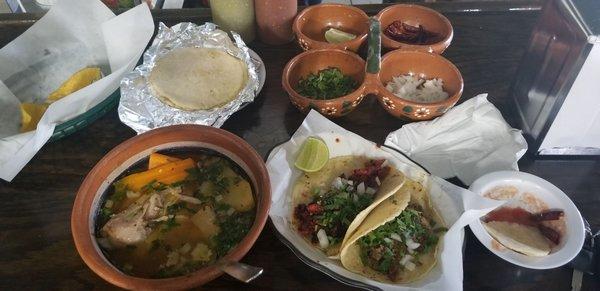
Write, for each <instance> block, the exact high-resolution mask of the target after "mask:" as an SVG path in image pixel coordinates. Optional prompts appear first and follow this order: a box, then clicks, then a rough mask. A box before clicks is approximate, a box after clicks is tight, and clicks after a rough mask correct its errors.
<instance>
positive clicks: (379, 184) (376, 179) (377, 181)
mask: <svg viewBox="0 0 600 291" xmlns="http://www.w3.org/2000/svg"><path fill="white" fill-rule="evenodd" d="M375 183H377V186H381V181H379V177H378V176H375Z"/></svg>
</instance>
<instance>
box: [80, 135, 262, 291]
mask: <svg viewBox="0 0 600 291" xmlns="http://www.w3.org/2000/svg"><path fill="white" fill-rule="evenodd" d="M183 149H202V150H209V151H212V152H216V153H218V154H219V155H222V156H224V157H227V158H228V159H229V160H231V161H232V162H234V163H235V164H237V165H238V166H239V168H241V170H242V171H243V172H245V174H246V175H247V177H248V182H249V184H250V185H251V187H252V188H253V189H254V201H255V205H256V206H255V208H254V209H255V210H254V211H255V217H254V221H253V222H252V226H251V227H250V229H249V230H248V232H247V234H246V235H245V237H243V238H242V239H241V241H239V243H238V244H237V245H236V246H235V247H233V248H231V249H230V250H229V251H228V252H227V253H226V254H225V255H224V256H223V257H220V258H218V260H217V261H216V262H215V263H212V264H208V265H205V266H202V267H200V268H199V269H196V270H195V271H192V272H190V273H188V274H186V275H183V276H177V277H169V278H164V279H153V278H152V279H151V278H142V277H136V276H133V275H129V274H127V273H125V272H123V271H121V270H120V269H119V268H117V267H116V266H115V265H114V264H113V263H111V261H110V260H109V259H108V258H107V256H106V255H105V254H104V253H103V249H101V247H100V244H99V242H98V239H97V232H98V230H97V227H96V224H97V219H98V217H99V211H100V207H101V204H102V203H103V201H104V200H105V199H106V197H105V196H106V195H107V193H108V189H109V187H110V186H111V184H112V183H113V181H115V179H117V177H119V176H120V175H121V174H122V173H123V172H125V171H127V169H129V168H131V167H133V166H135V165H137V164H140V163H141V162H145V161H147V159H148V157H149V155H150V154H152V153H154V152H157V151H163V152H164V151H176V150H183ZM270 201H271V188H270V182H269V176H268V173H267V170H266V167H265V164H264V162H263V160H262V158H261V157H260V155H259V154H258V153H257V152H256V151H255V150H254V149H253V148H252V147H251V146H250V145H249V144H247V143H246V142H245V141H244V140H243V139H241V138H240V137H238V136H236V135H234V134H232V133H229V132H227V131H225V130H222V129H218V128H213V127H208V126H200V125H175V126H169V127H163V128H160V129H155V130H151V131H149V132H146V133H144V134H141V135H138V136H136V137H133V138H131V139H129V140H127V141H125V142H123V143H121V144H120V145H118V146H117V147H115V148H114V149H113V150H111V151H110V152H109V153H108V154H107V155H106V156H104V157H103V158H102V159H101V160H100V161H99V162H98V163H97V164H96V166H94V168H93V169H92V170H91V171H90V172H89V173H88V175H87V176H86V178H85V180H84V181H83V183H82V185H81V187H80V188H79V191H78V192H77V196H76V198H75V203H74V206H73V212H72V215H71V231H72V234H73V239H74V242H75V247H76V248H77V251H78V252H79V254H80V256H81V258H82V259H83V261H84V262H85V263H86V264H87V265H88V266H89V267H90V268H91V269H92V271H94V272H95V273H96V274H98V275H99V276H100V277H102V278H103V279H105V280H106V281H108V282H110V283H112V284H114V285H116V286H119V287H121V288H126V289H145V290H148V289H152V290H174V289H177V290H179V289H189V288H192V287H195V286H199V285H202V284H204V283H206V282H209V281H211V280H213V279H215V278H217V277H219V276H220V275H222V274H223V272H222V271H221V270H220V268H219V266H218V265H219V264H220V263H223V262H237V261H239V260H241V259H242V257H243V256H244V255H245V254H246V253H247V252H248V251H249V250H250V248H251V247H252V245H253V244H254V242H255V241H256V239H257V238H258V236H259V234H260V232H261V231H262V229H263V227H264V225H265V223H266V219H267V214H268V212H269V208H270V205H271V202H270Z"/></svg>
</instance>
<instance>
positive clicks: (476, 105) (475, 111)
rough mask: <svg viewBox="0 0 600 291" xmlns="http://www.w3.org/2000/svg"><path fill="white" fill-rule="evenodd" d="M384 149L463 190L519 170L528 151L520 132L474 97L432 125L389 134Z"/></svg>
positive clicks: (483, 98) (406, 127)
mask: <svg viewBox="0 0 600 291" xmlns="http://www.w3.org/2000/svg"><path fill="white" fill-rule="evenodd" d="M385 145H387V146H390V147H393V148H396V149H398V150H400V151H402V152H403V153H405V154H406V155H408V156H409V157H410V158H412V159H413V160H414V161H416V162H418V163H420V164H421V165H423V167H425V168H426V169H427V170H429V171H430V172H431V173H432V174H434V175H436V176H439V177H442V178H450V177H454V176H456V177H458V178H459V179H460V180H461V181H462V182H463V183H465V184H466V185H470V184H471V183H473V181H475V180H476V179H477V178H479V177H481V176H483V175H485V174H487V173H490V172H495V171H501V170H516V171H518V170H519V167H518V165H517V161H518V160H519V159H520V158H521V157H522V156H523V154H525V152H526V151H527V142H526V141H525V138H523V135H522V134H521V131H520V130H518V129H514V128H511V127H510V126H509V125H508V124H507V123H506V121H505V120H504V118H502V114H501V113H500V111H499V110H498V109H497V108H496V107H495V106H494V105H493V104H492V103H490V102H489V101H488V100H487V94H481V95H478V96H476V97H474V98H472V99H469V100H467V101H465V102H464V103H462V104H460V105H458V106H456V107H454V108H452V109H450V110H448V112H446V114H444V115H442V116H440V117H438V118H436V119H434V120H431V121H422V122H415V123H409V124H406V125H404V126H402V127H401V128H400V129H398V130H396V131H394V132H392V133H390V134H389V135H388V136H387V138H386V141H385Z"/></svg>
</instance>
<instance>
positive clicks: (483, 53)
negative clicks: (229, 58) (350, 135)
mask: <svg viewBox="0 0 600 291" xmlns="http://www.w3.org/2000/svg"><path fill="white" fill-rule="evenodd" d="M429 6H431V7H433V8H435V9H437V10H439V11H441V12H442V13H444V14H445V15H446V16H447V17H448V18H449V19H450V21H451V22H452V24H453V25H454V29H455V38H454V41H453V42H452V45H451V46H450V48H449V49H448V50H447V52H446V53H444V56H445V57H447V58H448V59H450V60H451V61H452V62H454V63H455V64H456V65H457V66H458V68H459V69H460V71H461V72H462V74H463V77H464V81H465V91H464V94H463V97H462V101H464V100H466V99H468V98H470V97H473V96H475V95H476V94H478V93H483V92H488V93H489V99H490V101H491V102H493V103H494V104H495V105H496V106H497V107H498V108H499V109H500V110H501V111H502V112H503V114H504V117H505V118H506V119H507V121H508V122H509V123H510V124H511V125H513V126H517V123H516V122H517V118H516V113H515V111H514V106H513V103H512V101H511V99H510V98H509V89H510V86H511V83H512V81H513V77H514V74H515V71H516V69H517V66H518V64H519V62H520V59H521V57H522V55H523V53H524V51H525V49H526V46H527V43H528V38H529V35H530V32H531V29H532V27H533V25H534V23H535V20H536V18H537V16H538V15H539V10H540V2H537V1H519V2H504V3H496V2H471V3H433V4H429ZM362 8H363V9H365V10H366V11H367V12H368V13H370V14H373V13H376V12H377V11H378V10H380V9H381V8H382V6H380V5H373V6H362ZM154 15H155V19H156V20H157V21H164V22H166V23H167V24H174V23H177V22H180V21H192V22H196V23H202V22H204V21H207V20H209V19H210V15H209V14H208V12H207V11H206V10H180V11H163V12H155V13H154ZM39 17H40V15H0V46H3V45H4V44H6V43H8V42H9V41H11V40H12V39H14V38H15V37H17V36H18V35H19V34H20V33H22V32H23V31H24V30H25V29H27V28H28V27H29V26H30V25H31V24H33V23H34V22H35V20H36V19H38V18H39ZM250 46H251V47H252V48H253V49H254V50H255V51H256V52H257V53H258V54H259V55H260V56H261V57H262V58H263V60H264V61H265V63H266V68H267V81H266V84H265V87H264V88H263V90H262V92H261V93H260V94H259V96H258V97H257V98H256V100H255V102H254V103H252V104H251V105H249V106H247V107H246V108H244V109H243V110H242V111H240V112H238V113H236V114H235V115H233V116H232V117H231V118H230V119H229V120H228V121H227V122H226V123H225V125H224V126H223V128H224V129H226V130H229V131H231V132H233V133H235V134H237V135H239V136H241V137H242V138H244V139H245V140H246V141H248V142H249V143H250V144H251V145H252V146H254V147H255V148H256V149H257V150H258V152H259V153H260V154H261V155H263V156H266V154H267V153H268V151H269V150H270V149H271V148H272V147H273V146H274V145H276V144H278V143H281V142H283V141H285V140H287V139H289V137H290V135H291V134H292V133H293V132H294V131H295V130H296V128H298V126H299V125H300V124H301V122H302V120H303V119H304V114H301V113H300V112H298V111H297V110H296V109H295V108H294V107H293V106H292V105H291V104H290V103H289V102H288V98H287V96H286V94H285V92H284V91H283V89H282V87H281V72H282V68H283V66H284V65H285V63H286V62H287V61H288V60H290V59H291V58H292V57H293V56H294V55H296V54H297V53H299V52H300V49H299V48H298V47H297V45H296V44H293V43H292V44H288V45H284V46H279V47H271V46H266V45H263V44H261V43H258V42H255V43H253V44H251V45H250ZM335 122H336V123H338V124H339V125H341V126H343V127H345V128H347V129H349V130H351V131H354V132H356V133H358V134H360V135H362V136H364V137H365V138H367V139H370V140H372V141H375V142H383V140H384V138H385V136H386V135H387V134H388V133H389V132H391V131H393V130H396V129H398V128H399V127H400V126H402V125H403V124H404V122H403V121H400V120H398V119H395V118H393V117H391V116H389V115H388V114H386V112H385V111H384V110H383V109H381V108H380V106H379V105H378V104H377V103H376V102H375V101H374V100H368V101H366V102H363V103H362V104H361V105H360V106H359V108H358V109H357V110H356V111H355V112H353V113H351V114H349V115H348V116H346V117H343V118H341V119H336V120H335ZM132 136H134V132H133V131H132V130H131V129H129V128H128V127H126V126H125V125H123V124H121V122H119V119H118V117H117V113H116V109H115V110H112V111H111V112H110V113H108V114H106V115H105V116H104V117H102V118H100V119H99V120H98V121H96V122H94V123H93V124H91V125H90V126H89V127H87V128H85V129H83V130H81V131H79V132H77V133H75V134H73V135H70V136H68V137H66V138H64V139H61V140H59V141H56V142H52V143H50V144H47V145H45V146H44V147H43V148H42V150H41V151H40V152H39V153H38V154H37V155H36V156H35V157H34V158H33V160H32V161H31V162H30V163H29V164H28V165H27V166H26V167H25V168H24V169H23V171H22V172H21V173H20V174H19V175H18V176H17V177H16V178H15V179H14V180H13V182H12V183H7V182H4V181H2V182H0V290H15V289H18V290H21V289H34V290H42V289H61V290H71V289H73V290H87V289H111V288H113V287H112V286H110V285H109V284H108V283H106V282H105V281H103V280H102V279H101V278H100V277H98V276H97V275H95V274H94V273H93V272H91V271H90V269H89V268H87V266H86V265H85V264H84V263H83V261H82V260H81V258H80V257H79V255H78V254H77V251H76V250H75V248H74V245H73V240H72V237H71V231H70V223H69V221H70V217H71V208H72V206H73V200H74V198H75V193H76V192H77V189H78V187H79V185H80V183H81V182H82V180H83V179H84V177H85V175H86V174H87V173H88V171H89V170H90V169H91V168H92V167H93V166H94V165H95V164H96V162H98V160H100V158H102V156H103V155H104V154H106V153H107V152H108V151H109V150H111V149H112V148H113V147H115V146H116V145H118V144H119V143H121V142H123V141H124V140H126V139H128V138H130V137H132ZM519 166H520V168H521V170H522V171H524V172H529V173H532V174H535V175H538V176H540V177H542V178H544V179H547V180H548V181H550V182H551V183H553V184H555V185H556V186H558V187H559V188H561V189H562V190H563V191H565V192H566V193H567V194H568V195H569V196H570V197H571V199H573V201H574V202H575V204H576V205H577V207H578V208H579V209H580V211H581V212H582V214H583V216H584V217H585V218H587V220H588V221H589V222H590V224H591V226H592V228H593V229H598V228H600V215H598V213H599V212H600V195H599V194H600V163H599V160H598V159H596V158H588V159H581V158H560V159H552V158H543V159H542V158H537V157H535V156H533V155H531V154H528V155H526V156H525V157H524V158H523V159H521V161H520V162H519ZM466 232H467V236H466V249H465V251H464V264H463V265H464V289H465V290H569V289H570V288H571V275H572V269H570V268H569V267H566V266H565V267H560V268H556V269H552V270H542V271H540V270H529V269H525V268H520V267H517V266H515V265H512V264H510V263H508V262H505V261H503V260H502V259H500V258H498V257H496V256H495V255H493V254H492V253H491V252H489V251H488V250H487V249H486V248H485V247H484V246H483V245H481V244H480V243H479V241H478V240H477V239H476V238H475V237H474V236H473V234H472V233H471V231H470V230H467V231H466ZM243 262H246V263H249V264H252V265H257V266H262V267H264V268H265V273H264V275H263V276H262V277H260V278H259V279H257V280H255V281H254V282H252V283H251V284H250V285H243V284H241V283H238V282H236V281H235V280H234V279H232V278H230V277H228V276H227V275H224V276H222V277H220V278H218V279H217V280H215V281H213V282H211V283H209V284H208V285H206V286H205V287H206V288H207V289H215V290H231V289H259V290H289V289H294V290H297V289H312V290H330V289H334V288H337V289H347V288H349V287H347V286H345V285H342V284H340V283H338V282H337V281H335V280H333V279H331V278H330V277H328V276H326V275H324V274H322V273H320V272H319V271H316V270H314V269H312V268H310V267H308V266H306V265H305V264H303V263H302V262H301V261H300V260H299V259H298V258H296V257H295V256H294V255H293V254H292V252H291V251H290V250H289V249H287V248H286V247H285V246H284V245H283V244H282V243H281V242H280V241H279V240H278V239H277V238H276V236H275V233H274V228H273V227H272V226H271V223H270V222H269V223H267V226H266V227H265V229H264V230H263V232H262V234H261V236H260V238H259V239H258V241H257V242H256V244H255V245H254V247H253V248H252V250H251V251H250V252H249V253H248V255H247V256H246V257H245V258H244V259H243ZM599 289H600V284H599V283H598V281H597V279H595V278H592V277H590V276H585V279H584V284H583V290H599Z"/></svg>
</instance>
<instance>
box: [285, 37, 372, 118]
mask: <svg viewBox="0 0 600 291" xmlns="http://www.w3.org/2000/svg"><path fill="white" fill-rule="evenodd" d="M324 52H336V53H342V54H347V55H350V56H351V57H352V58H354V59H356V60H358V61H360V62H361V63H362V64H363V67H364V68H366V62H365V60H363V59H362V58H361V57H360V56H359V55H357V54H356V53H354V52H352V51H348V50H342V49H334V48H322V49H311V50H307V51H304V52H302V53H300V54H298V55H296V56H295V57H294V58H292V59H291V60H290V61H289V62H288V63H287V64H286V65H285V67H284V68H283V78H281V81H282V83H283V89H284V90H285V91H286V92H287V93H288V95H292V94H293V95H294V97H297V98H299V99H303V100H306V101H308V102H309V103H314V104H315V105H317V106H319V107H321V106H327V103H331V102H335V103H337V102H340V101H342V102H343V101H349V100H348V99H351V98H352V97H354V96H353V95H355V94H356V93H360V94H363V93H364V91H365V84H366V83H367V79H368V78H367V73H366V71H365V70H364V69H363V80H362V82H361V83H360V84H359V85H358V87H357V88H356V89H355V90H354V91H352V92H350V93H348V94H346V95H343V96H340V97H336V98H333V99H327V100H320V99H311V98H308V97H306V96H304V95H302V94H300V93H298V92H297V91H296V89H294V87H293V86H292V85H291V84H290V73H291V71H292V67H293V66H295V65H296V64H297V63H298V62H299V61H300V60H301V59H303V58H307V57H311V56H312V55H314V54H319V53H324ZM342 73H343V72H342ZM353 109H354V108H353Z"/></svg>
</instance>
